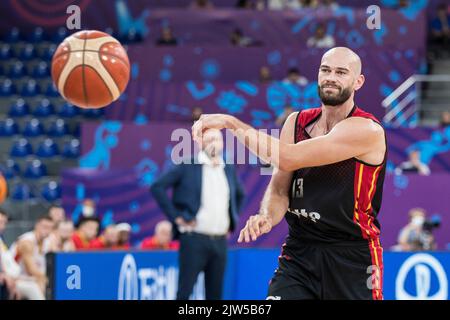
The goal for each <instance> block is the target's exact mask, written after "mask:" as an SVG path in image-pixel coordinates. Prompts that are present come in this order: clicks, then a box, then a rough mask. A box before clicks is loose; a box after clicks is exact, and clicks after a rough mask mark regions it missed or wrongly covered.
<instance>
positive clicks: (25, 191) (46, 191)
mask: <svg viewBox="0 0 450 320" xmlns="http://www.w3.org/2000/svg"><path fill="white" fill-rule="evenodd" d="M10 196H11V198H12V199H13V200H19V201H20V200H30V199H34V198H37V197H38V196H40V197H41V198H44V199H45V200H47V201H49V202H53V201H56V200H59V199H60V198H61V186H60V184H59V183H58V182H57V181H54V180H51V181H48V182H46V183H44V184H43V186H42V187H41V188H39V189H38V190H35V188H33V187H32V186H30V185H29V184H27V183H23V182H20V183H16V184H14V185H12V186H10Z"/></svg>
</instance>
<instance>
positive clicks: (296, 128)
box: [294, 110, 302, 143]
mask: <svg viewBox="0 0 450 320" xmlns="http://www.w3.org/2000/svg"><path fill="white" fill-rule="evenodd" d="M301 112H302V111H301V110H300V111H298V112H297V116H296V117H295V126H294V143H297V142H298V141H297V136H298V125H299V123H298V122H299V120H300V113H301Z"/></svg>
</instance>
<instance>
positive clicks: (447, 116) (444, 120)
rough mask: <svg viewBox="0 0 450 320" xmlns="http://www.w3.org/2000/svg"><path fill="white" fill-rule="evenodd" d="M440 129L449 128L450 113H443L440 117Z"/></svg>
mask: <svg viewBox="0 0 450 320" xmlns="http://www.w3.org/2000/svg"><path fill="white" fill-rule="evenodd" d="M440 125H441V127H447V126H450V111H444V112H442V115H441V123H440Z"/></svg>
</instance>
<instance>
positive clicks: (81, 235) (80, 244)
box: [72, 217, 100, 250]
mask: <svg viewBox="0 0 450 320" xmlns="http://www.w3.org/2000/svg"><path fill="white" fill-rule="evenodd" d="M99 225H100V223H99V221H98V219H97V218H93V217H83V218H81V220H80V221H79V222H78V226H77V230H76V231H75V232H74V233H73V235H72V242H73V244H74V245H75V249H76V250H87V249H89V248H90V245H91V241H92V240H94V239H95V237H97V234H98V228H99Z"/></svg>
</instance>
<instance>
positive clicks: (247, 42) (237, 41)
mask: <svg viewBox="0 0 450 320" xmlns="http://www.w3.org/2000/svg"><path fill="white" fill-rule="evenodd" d="M230 42H231V44H232V45H233V46H236V47H248V46H251V45H252V44H254V41H253V40H252V39H251V38H249V37H246V36H244V34H243V33H242V30H241V29H239V28H236V29H234V30H233V32H232V33H231V35H230Z"/></svg>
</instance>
